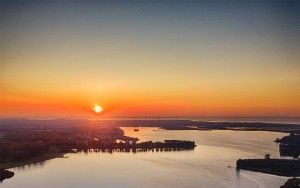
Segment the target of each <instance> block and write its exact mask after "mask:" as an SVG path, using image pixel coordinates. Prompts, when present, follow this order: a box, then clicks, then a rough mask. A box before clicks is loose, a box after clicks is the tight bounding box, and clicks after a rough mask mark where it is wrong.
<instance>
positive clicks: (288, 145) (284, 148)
mask: <svg viewBox="0 0 300 188" xmlns="http://www.w3.org/2000/svg"><path fill="white" fill-rule="evenodd" d="M275 142H277V143H280V145H279V152H280V155H281V156H290V157H294V158H297V157H298V156H299V155H300V134H298V133H294V132H293V133H291V134H290V135H288V136H284V137H283V138H281V139H279V138H278V139H276V140H275Z"/></svg>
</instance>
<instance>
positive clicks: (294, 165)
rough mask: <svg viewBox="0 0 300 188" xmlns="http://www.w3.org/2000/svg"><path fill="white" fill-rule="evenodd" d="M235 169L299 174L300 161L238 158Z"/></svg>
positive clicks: (277, 173) (285, 174)
mask: <svg viewBox="0 0 300 188" xmlns="http://www.w3.org/2000/svg"><path fill="white" fill-rule="evenodd" d="M236 168H237V169H244V170H251V171H255V172H262V173H267V174H274V175H279V176H300V161H299V160H289V159H239V160H238V161H237V162H236Z"/></svg>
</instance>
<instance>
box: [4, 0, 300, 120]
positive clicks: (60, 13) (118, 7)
mask: <svg viewBox="0 0 300 188" xmlns="http://www.w3.org/2000/svg"><path fill="white" fill-rule="evenodd" d="M299 20H300V1H271V0H261V1H256V0H249V1H247V0H245V1H238V0H237V1H231V0H229V1H225V0H224V1H222V0H215V1H30V0H29V1H0V118H5V117H32V118H55V117H58V118H61V117H74V118H98V117H99V118H106V117H218V116H220V117H226V116H229V117H234V116H237V117H255V116H260V117H263V116H267V117H270V116H271V117H276V116H280V117H286V116H290V117H300V76H299V75H300V53H299V52H300V21H299ZM95 105H99V106H100V107H102V108H103V111H101V113H97V114H96V113H95V112H94V110H93V109H94V107H95Z"/></svg>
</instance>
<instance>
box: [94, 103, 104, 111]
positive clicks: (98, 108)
mask: <svg viewBox="0 0 300 188" xmlns="http://www.w3.org/2000/svg"><path fill="white" fill-rule="evenodd" d="M94 111H95V112H96V113H100V112H102V111H103V108H102V107H101V106H99V105H97V104H96V105H95V106H94Z"/></svg>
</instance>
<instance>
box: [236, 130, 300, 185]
mask: <svg viewBox="0 0 300 188" xmlns="http://www.w3.org/2000/svg"><path fill="white" fill-rule="evenodd" d="M275 142H277V143H280V145H279V152H280V155H281V156H289V157H293V158H295V159H270V155H268V154H267V155H266V158H265V159H239V160H238V161H237V162H236V168H237V169H243V170H251V171H255V172H262V173H267V174H273V175H279V176H289V177H298V176H300V160H299V159H297V158H298V157H299V154H300V135H299V133H297V132H295V131H294V132H291V133H290V135H288V136H284V137H283V138H280V139H279V138H278V139H276V140H275ZM299 187H300V179H298V178H292V179H289V180H288V181H287V182H286V183H285V184H284V185H283V186H281V188H299Z"/></svg>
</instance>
